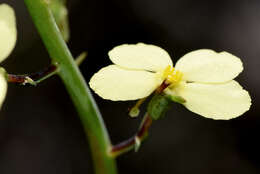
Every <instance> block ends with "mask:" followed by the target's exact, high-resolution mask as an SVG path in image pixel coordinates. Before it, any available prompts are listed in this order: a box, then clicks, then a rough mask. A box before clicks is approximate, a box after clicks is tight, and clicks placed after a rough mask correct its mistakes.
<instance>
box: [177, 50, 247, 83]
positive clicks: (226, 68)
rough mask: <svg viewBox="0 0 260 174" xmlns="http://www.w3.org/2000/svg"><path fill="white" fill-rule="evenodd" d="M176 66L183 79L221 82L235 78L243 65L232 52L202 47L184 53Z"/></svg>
mask: <svg viewBox="0 0 260 174" xmlns="http://www.w3.org/2000/svg"><path fill="white" fill-rule="evenodd" d="M175 68H176V69H177V70H179V71H181V72H182V73H183V80H187V81H193V82H206V83H219V82H226V81H230V80H232V79H234V78H235V77H236V76H237V75H238V74H239V73H240V72H242V70H243V65H242V62H241V60H240V59H239V58H238V57H236V56H234V55H232V54H230V53H227V52H220V53H217V52H215V51H213V50H208V49H201V50H197V51H192V52H190V53H188V54H186V55H184V56H183V57H182V58H180V60H179V61H178V62H177V63H176V66H175Z"/></svg>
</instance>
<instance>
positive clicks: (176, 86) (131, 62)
mask: <svg viewBox="0 0 260 174" xmlns="http://www.w3.org/2000/svg"><path fill="white" fill-rule="evenodd" d="M108 54H109V58H110V59H111V61H112V62H113V63H114V64H113V65H109V66H107V67H104V68H102V69H101V70H100V71H98V72H97V73H96V74H94V75H93V77H92V78H91V79H90V82H89V84H90V87H91V88H92V89H93V90H94V91H95V93H97V94H98V95H99V96H101V97H102V98H104V99H109V100H114V101H118V100H121V101H124V100H136V99H141V98H144V97H147V96H149V95H150V94H151V93H152V92H153V91H154V90H155V89H156V88H158V87H159V86H160V85H161V84H162V83H163V82H164V83H168V84H169V87H168V88H167V89H166V90H165V91H164V92H165V93H166V94H168V95H174V96H180V97H182V98H184V99H185V100H186V102H185V103H184V104H183V105H184V106H185V107H186V108H187V109H189V110H190V111H192V112H195V113H197V114H199V115H202V116H204V117H207V118H212V119H224V120H225V119H231V118H235V117H237V116H240V115H242V114H243V113H244V112H246V111H247V110H248V109H249V108H250V105H251V98H250V96H249V94H248V92H247V91H245V90H243V88H242V87H241V86H240V85H239V84H238V83H237V82H236V81H234V80H233V79H234V78H235V77H236V76H237V75H238V74H239V73H240V72H242V70H243V65H242V62H241V60H240V59H239V58H237V57H236V56H234V55H232V54H230V53H227V52H220V53H216V52H215V51H213V50H209V49H201V50H197V51H193V52H190V53H188V54H186V55H184V56H183V57H182V58H180V59H179V61H177V63H176V66H175V68H174V67H173V64H172V61H171V58H170V56H169V55H168V53H167V52H166V51H165V50H163V49H162V48H160V47H157V46H154V45H147V44H143V43H139V44H136V45H127V44H124V45H120V46H117V47H115V48H114V49H112V50H111V51H110V52H109V53H108Z"/></svg>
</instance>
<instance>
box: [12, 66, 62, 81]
mask: <svg viewBox="0 0 260 174" xmlns="http://www.w3.org/2000/svg"><path fill="white" fill-rule="evenodd" d="M57 66H58V65H50V66H49V67H47V68H45V69H43V70H41V71H39V72H36V73H33V74H25V75H16V74H7V81H8V82H9V83H18V84H23V85H25V84H27V83H28V84H31V85H37V84H38V83H40V82H42V81H43V80H45V79H47V78H49V77H51V76H53V75H55V74H56V73H58V70H59V69H58V67H57Z"/></svg>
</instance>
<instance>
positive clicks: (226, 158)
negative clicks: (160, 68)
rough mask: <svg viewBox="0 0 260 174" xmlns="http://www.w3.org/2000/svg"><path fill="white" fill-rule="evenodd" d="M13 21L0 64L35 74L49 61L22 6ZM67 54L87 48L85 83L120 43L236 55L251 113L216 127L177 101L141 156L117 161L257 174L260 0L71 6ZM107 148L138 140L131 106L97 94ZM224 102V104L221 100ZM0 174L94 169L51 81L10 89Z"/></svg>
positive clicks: (165, 172) (109, 0)
mask: <svg viewBox="0 0 260 174" xmlns="http://www.w3.org/2000/svg"><path fill="white" fill-rule="evenodd" d="M0 2H1V3H2V2H8V3H9V4H11V5H12V6H13V7H14V8H15V10H16V15H17V26H18V34H19V36H18V42H17V45H16V48H15V50H14V51H13V53H12V55H11V56H10V57H9V58H8V60H6V61H5V62H4V63H2V64H1V65H2V66H4V67H5V68H6V70H7V71H8V72H10V73H29V72H35V71H37V70H39V69H41V68H43V67H45V66H47V65H48V64H49V63H50V60H49V58H48V54H47V53H46V50H45V48H44V46H43V44H42V42H41V40H40V38H39V36H38V34H37V32H36V30H35V28H34V26H33V24H32V21H31V19H30V16H29V15H28V12H27V10H26V7H25V5H24V4H23V1H22V0H20V1H18V0H0ZM68 5H69V10H70V21H71V22H70V23H71V40H70V42H69V47H70V48H71V51H72V53H73V54H74V55H75V56H76V55H78V54H79V53H80V52H82V51H85V50H87V51H88V52H89V56H88V58H87V60H86V61H85V62H84V63H83V65H82V66H81V70H82V72H83V74H84V76H85V78H86V81H88V80H89V78H90V77H91V75H92V74H93V73H94V72H96V71H97V70H98V69H100V68H101V67H103V66H105V65H108V64H110V61H109V59H108V56H107V52H108V51H109V50H110V49H111V48H113V47H114V46H116V45H119V44H122V43H137V42H145V43H150V44H155V45H159V46H161V47H163V48H164V49H166V50H167V51H168V52H169V53H170V55H171V56H172V58H173V62H176V61H177V59H178V58H179V57H181V56H182V55H184V54H185V53H187V52H189V51H192V50H195V49H199V48H210V49H214V50H216V51H222V50H225V51H228V52H231V53H233V54H235V55H237V56H238V57H240V58H241V59H242V61H243V63H244V69H245V70H244V72H243V73H242V74H241V75H240V76H239V77H238V78H237V80H238V81H239V82H240V84H241V85H242V86H244V87H245V88H246V89H247V90H248V91H249V92H250V94H251V96H252V99H253V105H252V107H251V110H250V111H249V112H247V113H246V114H244V115H243V116H242V117H239V118H237V119H234V120H230V121H214V120H210V119H205V118H203V117H200V116H198V115H196V114H194V113H191V112H189V111H188V110H186V109H185V108H184V107H182V106H181V105H177V104H175V105H174V107H172V108H171V110H170V111H169V112H168V114H167V116H166V117H165V118H164V119H162V120H160V121H157V122H156V123H155V124H154V125H153V126H152V129H151V131H150V137H149V139H148V140H147V141H146V142H145V143H144V144H143V146H142V147H141V149H140V151H139V152H138V153H134V152H131V153H128V154H126V155H124V156H121V157H119V158H118V160H117V161H118V168H119V173H120V174H130V173H131V174H132V173H135V174H141V173H151V174H171V173H172V174H209V173H210V174H220V173H221V174H257V173H259V169H260V164H259V163H260V157H259V155H260V150H259V146H260V143H259V140H258V139H259V137H260V136H259V133H260V127H259V126H260V117H259V115H258V113H259V107H258V105H259V102H260V101H259V99H258V98H257V96H258V97H259V89H258V88H259V81H260V80H259V72H260V71H259V65H260V60H259V58H260V22H259V19H260V1H259V0H251V1H248V0H211V1H207V0H196V1H194V0H124V1H120V0H68ZM95 98H96V99H97V103H98V105H99V107H100V110H101V112H102V113H103V117H104V120H105V122H106V124H107V128H108V130H109V133H110V135H111V138H112V141H113V142H114V143H117V142H119V141H121V140H123V139H125V138H127V137H129V136H131V135H133V133H135V131H136V129H137V128H138V124H139V122H140V119H130V118H129V117H128V116H127V114H126V110H127V108H128V107H129V106H130V105H131V104H132V102H124V103H122V102H110V101H105V100H102V99H101V98H99V97H98V96H96V95H95ZM223 104H225V101H223ZM0 116H1V117H0V173H1V174H86V173H93V172H92V164H91V158H90V152H89V147H88V143H87V141H86V140H85V136H84V132H83V129H82V126H81V123H80V121H79V120H78V117H77V114H76V112H75V109H74V107H73V105H72V103H71V101H70V99H69V96H68V95H67V93H66V91H65V89H64V87H63V85H62V83H61V81H60V80H59V78H58V77H53V78H51V79H48V80H46V81H44V82H42V83H41V84H39V85H38V86H37V87H28V86H26V87H24V86H19V85H18V86H16V85H13V84H10V85H9V89H8V95H7V99H6V101H5V103H4V105H3V107H2V109H1V113H0Z"/></svg>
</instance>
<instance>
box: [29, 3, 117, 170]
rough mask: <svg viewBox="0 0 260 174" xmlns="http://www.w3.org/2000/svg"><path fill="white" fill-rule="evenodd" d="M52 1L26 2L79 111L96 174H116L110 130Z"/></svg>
mask: <svg viewBox="0 0 260 174" xmlns="http://www.w3.org/2000/svg"><path fill="white" fill-rule="evenodd" d="M48 2H49V0H25V4H26V5H27V8H28V10H29V12H30V14H31V16H32V18H33V21H34V23H35V25H36V28H37V29H38V32H39V34H40V36H41V38H42V40H43V42H44V44H45V46H46V48H47V50H48V52H49V54H50V57H51V58H52V61H53V62H57V63H58V65H59V72H58V75H59V76H60V77H61V79H62V80H63V83H64V85H65V86H66V88H67V91H68V93H69V94H70V97H71V99H72V101H73V103H74V105H75V107H76V109H77V111H78V114H79V117H80V119H81V121H82V124H83V126H84V129H85V132H86V134H87V137H88V141H89V144H90V147H91V152H92V157H93V162H94V168H95V173H96V174H116V173H117V170H116V164H115V160H114V158H113V157H111V156H109V153H108V151H109V149H110V147H111V143H110V139H109V136H108V134H107V130H106V128H105V125H104V123H103V120H102V117H101V115H100V113H99V111H98V108H97V106H96V104H95V101H94V99H93V97H92V95H91V93H90V91H89V88H88V87H87V85H86V83H85V81H84V79H83V77H82V74H81V73H80V71H79V69H78V67H77V65H76V63H75V62H74V60H73V57H72V55H71V53H70V51H69V49H68V47H67V45H66V43H65V42H64V40H63V38H62V36H61V33H60V31H59V29H58V27H57V25H56V23H55V20H54V18H53V15H52V13H51V10H50V9H49V8H48Z"/></svg>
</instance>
